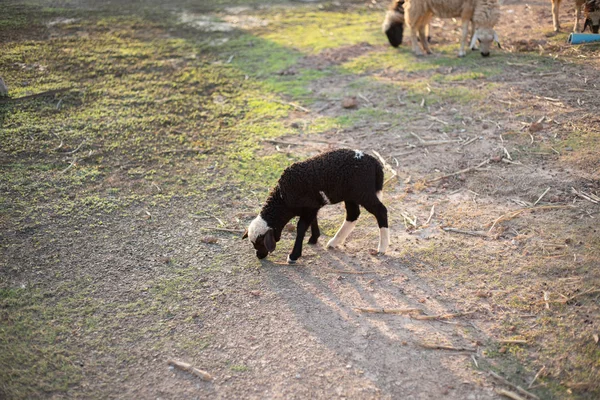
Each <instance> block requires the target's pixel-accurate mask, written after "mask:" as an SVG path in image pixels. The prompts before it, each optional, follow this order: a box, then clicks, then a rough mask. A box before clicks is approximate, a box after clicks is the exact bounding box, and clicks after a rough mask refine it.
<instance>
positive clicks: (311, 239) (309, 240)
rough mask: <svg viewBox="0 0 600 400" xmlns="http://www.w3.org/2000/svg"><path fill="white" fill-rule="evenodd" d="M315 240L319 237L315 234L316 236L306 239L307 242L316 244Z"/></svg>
mask: <svg viewBox="0 0 600 400" xmlns="http://www.w3.org/2000/svg"><path fill="white" fill-rule="evenodd" d="M317 240H319V237H318V236H317V237H316V238H312V237H311V238H310V239H308V244H317Z"/></svg>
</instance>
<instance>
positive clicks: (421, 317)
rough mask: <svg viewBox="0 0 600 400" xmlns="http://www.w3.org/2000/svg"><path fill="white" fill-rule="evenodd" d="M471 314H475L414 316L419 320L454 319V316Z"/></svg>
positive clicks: (468, 313)
mask: <svg viewBox="0 0 600 400" xmlns="http://www.w3.org/2000/svg"><path fill="white" fill-rule="evenodd" d="M470 314H473V312H466V313H456V314H439V315H416V316H414V317H412V318H413V319H418V320H433V319H452V318H456V317H462V316H464V315H470Z"/></svg>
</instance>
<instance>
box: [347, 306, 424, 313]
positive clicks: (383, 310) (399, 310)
mask: <svg viewBox="0 0 600 400" xmlns="http://www.w3.org/2000/svg"><path fill="white" fill-rule="evenodd" d="M354 310H355V311H360V312H364V313H370V314H411V313H415V312H419V313H422V312H423V310H421V309H420V308H371V307H354Z"/></svg>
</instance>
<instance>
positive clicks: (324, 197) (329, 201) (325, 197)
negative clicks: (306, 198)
mask: <svg viewBox="0 0 600 400" xmlns="http://www.w3.org/2000/svg"><path fill="white" fill-rule="evenodd" d="M319 194H320V195H321V197H322V198H323V201H324V202H325V204H331V200H329V197H327V195H326V194H325V192H323V191H322V190H320V191H319Z"/></svg>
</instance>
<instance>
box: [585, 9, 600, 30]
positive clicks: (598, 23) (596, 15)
mask: <svg viewBox="0 0 600 400" xmlns="http://www.w3.org/2000/svg"><path fill="white" fill-rule="evenodd" d="M585 28H590V31H592V33H598V30H600V10H595V11H592V12H590V13H589V14H588V15H587V18H586V19H585V23H584V24H583V30H584V31H585Z"/></svg>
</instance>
